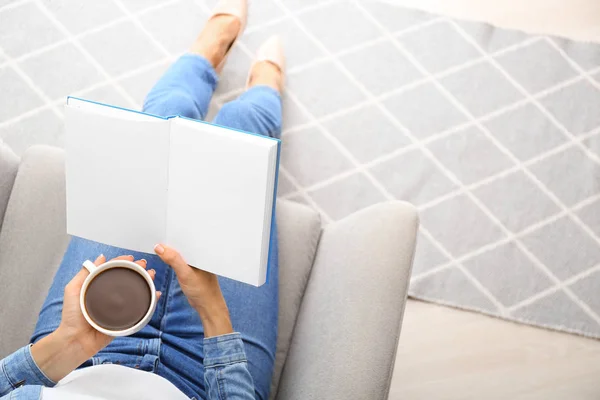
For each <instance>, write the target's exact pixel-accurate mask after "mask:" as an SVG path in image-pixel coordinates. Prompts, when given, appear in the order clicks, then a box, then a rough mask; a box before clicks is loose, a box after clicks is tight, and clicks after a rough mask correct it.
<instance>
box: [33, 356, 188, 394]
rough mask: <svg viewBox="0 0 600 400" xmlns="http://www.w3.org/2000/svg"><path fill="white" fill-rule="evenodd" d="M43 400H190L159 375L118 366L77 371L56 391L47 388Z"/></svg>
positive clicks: (94, 367) (98, 366) (101, 366)
mask: <svg viewBox="0 0 600 400" xmlns="http://www.w3.org/2000/svg"><path fill="white" fill-rule="evenodd" d="M42 399H43V400H76V399H77V400H105V399H107V400H108V399H110V400H121V399H123V400H131V399H149V400H151V399H161V400H165V399H168V400H189V398H188V397H187V396H186V395H185V394H184V393H183V392H181V391H180V390H179V389H177V387H175V385H173V384H172V383H171V382H169V381H168V380H166V379H165V378H163V377H161V376H159V375H156V374H153V373H150V372H145V371H140V370H137V369H133V368H127V367H124V366H122V365H115V364H103V365H96V366H93V367H88V368H82V369H78V370H75V371H73V372H71V373H70V374H69V375H67V376H65V377H64V378H63V379H62V380H61V381H60V382H58V384H57V385H56V386H54V387H53V388H48V387H45V388H43V389H42Z"/></svg>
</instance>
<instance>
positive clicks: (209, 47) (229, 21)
mask: <svg viewBox="0 0 600 400" xmlns="http://www.w3.org/2000/svg"><path fill="white" fill-rule="evenodd" d="M240 28H241V23H240V21H239V19H237V18H236V17H234V16H231V15H217V16H215V17H213V18H211V19H209V20H208V22H207V23H206V26H205V27H204V29H203V30H202V32H201V33H200V35H199V36H198V38H197V39H196V41H195V42H194V44H193V45H192V47H191V49H190V52H192V53H195V54H199V55H201V56H203V57H204V58H206V59H207V60H208V61H209V62H210V63H211V65H212V66H213V67H215V68H216V67H217V66H218V65H219V64H221V62H222V61H223V59H224V58H225V56H226V55H227V52H228V51H229V49H230V47H231V45H232V44H233V42H234V41H235V39H236V37H237V35H238V33H239V31H240Z"/></svg>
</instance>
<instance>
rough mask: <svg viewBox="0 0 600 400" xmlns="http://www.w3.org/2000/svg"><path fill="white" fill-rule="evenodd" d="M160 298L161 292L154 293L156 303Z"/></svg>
mask: <svg viewBox="0 0 600 400" xmlns="http://www.w3.org/2000/svg"><path fill="white" fill-rule="evenodd" d="M160 296H162V292H161V291H160V290H157V291H156V301H158V300H160Z"/></svg>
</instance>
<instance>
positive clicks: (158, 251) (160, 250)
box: [154, 244, 165, 255]
mask: <svg viewBox="0 0 600 400" xmlns="http://www.w3.org/2000/svg"><path fill="white" fill-rule="evenodd" d="M154 251H155V252H156V254H158V255H161V254H162V253H164V252H165V248H164V247H163V246H162V245H161V244H157V245H156V246H154Z"/></svg>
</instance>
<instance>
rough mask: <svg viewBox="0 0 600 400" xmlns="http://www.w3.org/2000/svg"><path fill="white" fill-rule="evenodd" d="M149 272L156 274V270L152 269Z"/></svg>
mask: <svg viewBox="0 0 600 400" xmlns="http://www.w3.org/2000/svg"><path fill="white" fill-rule="evenodd" d="M148 273H149V274H156V271H155V270H153V269H151V270H150V271H148Z"/></svg>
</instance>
